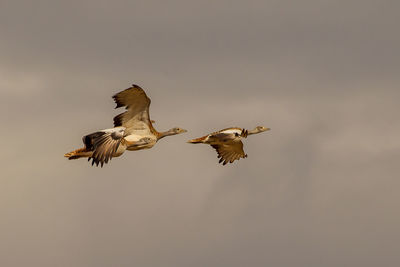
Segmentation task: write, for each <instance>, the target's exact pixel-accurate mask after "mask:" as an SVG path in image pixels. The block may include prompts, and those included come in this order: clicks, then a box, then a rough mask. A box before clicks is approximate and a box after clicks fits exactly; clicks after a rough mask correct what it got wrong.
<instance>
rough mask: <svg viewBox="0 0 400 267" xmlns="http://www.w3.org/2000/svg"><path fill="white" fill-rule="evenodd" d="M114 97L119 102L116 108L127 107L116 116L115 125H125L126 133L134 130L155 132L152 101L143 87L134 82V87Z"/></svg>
mask: <svg viewBox="0 0 400 267" xmlns="http://www.w3.org/2000/svg"><path fill="white" fill-rule="evenodd" d="M113 99H114V101H115V103H116V104H117V106H116V108H119V107H124V106H125V107H126V109H127V111H125V112H124V113H121V114H119V115H117V116H115V117H114V127H117V126H124V127H125V128H126V134H130V133H132V132H134V131H145V132H146V131H151V132H152V133H153V132H154V128H153V125H152V124H151V120H150V115H149V107H150V102H151V101H150V98H148V97H147V95H146V93H145V92H144V90H143V89H142V88H140V87H139V86H137V85H135V84H133V85H132V87H130V88H128V89H125V90H124V91H121V92H119V93H117V94H116V95H114V96H113Z"/></svg>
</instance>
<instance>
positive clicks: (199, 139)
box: [187, 135, 207, 144]
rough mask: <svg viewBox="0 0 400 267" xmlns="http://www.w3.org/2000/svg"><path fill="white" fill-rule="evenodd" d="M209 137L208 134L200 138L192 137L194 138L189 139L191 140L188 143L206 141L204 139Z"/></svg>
mask: <svg viewBox="0 0 400 267" xmlns="http://www.w3.org/2000/svg"><path fill="white" fill-rule="evenodd" d="M206 138H207V135H206V136H203V137H200V138H196V139H192V140H189V141H187V142H188V143H191V144H200V143H204V140H205V139H206Z"/></svg>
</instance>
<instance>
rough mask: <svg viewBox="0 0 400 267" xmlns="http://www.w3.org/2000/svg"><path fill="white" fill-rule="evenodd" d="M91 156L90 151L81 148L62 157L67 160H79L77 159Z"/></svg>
mask: <svg viewBox="0 0 400 267" xmlns="http://www.w3.org/2000/svg"><path fill="white" fill-rule="evenodd" d="M92 154H93V152H92V151H89V150H88V149H87V148H86V147H83V148H79V149H76V150H74V151H71V152H69V153H66V154H64V157H66V158H68V159H79V158H86V157H90V156H91V155H92Z"/></svg>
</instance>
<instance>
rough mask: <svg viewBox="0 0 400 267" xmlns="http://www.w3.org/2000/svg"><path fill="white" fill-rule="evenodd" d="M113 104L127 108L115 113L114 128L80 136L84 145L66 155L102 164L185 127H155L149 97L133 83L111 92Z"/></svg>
mask: <svg viewBox="0 0 400 267" xmlns="http://www.w3.org/2000/svg"><path fill="white" fill-rule="evenodd" d="M113 99H114V101H115V103H116V104H117V106H116V108H120V107H125V109H126V111H125V112H123V113H121V114H118V115H117V116H115V117H114V128H111V129H105V130H100V131H98V132H95V133H92V134H89V135H86V136H84V137H83V143H84V144H85V146H84V147H83V148H80V149H77V150H74V151H72V152H70V153H66V154H65V155H64V156H65V157H67V158H68V159H77V158H82V157H88V160H89V161H90V160H92V165H94V164H96V166H98V165H99V164H100V166H103V164H104V163H108V162H109V161H110V160H111V159H112V158H113V157H118V156H120V155H122V154H123V153H124V152H125V150H130V151H133V150H141V149H149V148H151V147H153V146H154V145H155V144H156V143H157V141H158V140H159V139H161V138H163V137H165V136H169V135H175V134H179V133H184V132H186V130H184V129H180V128H177V127H176V128H172V129H170V130H168V131H166V132H158V131H157V130H156V129H154V127H153V124H152V123H154V121H153V120H151V119H150V116H149V107H150V103H151V101H150V98H148V97H147V95H146V93H145V92H144V90H143V89H142V88H140V87H139V86H138V85H135V84H134V85H132V87H129V88H127V89H125V90H123V91H121V92H119V93H117V94H115V95H114V96H113Z"/></svg>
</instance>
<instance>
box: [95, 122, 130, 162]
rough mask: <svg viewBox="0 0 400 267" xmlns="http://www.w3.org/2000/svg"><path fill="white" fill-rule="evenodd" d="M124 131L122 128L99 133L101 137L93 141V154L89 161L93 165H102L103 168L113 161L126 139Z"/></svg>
mask: <svg viewBox="0 0 400 267" xmlns="http://www.w3.org/2000/svg"><path fill="white" fill-rule="evenodd" d="M124 130H125V128H123V127H120V128H114V129H111V130H105V131H102V132H99V133H101V135H100V136H98V137H97V138H95V139H94V140H93V154H92V156H91V157H90V158H89V159H88V160H89V161H90V160H92V165H94V164H96V166H99V164H100V166H101V167H103V165H104V163H108V161H110V160H111V159H112V157H113V156H114V154H115V153H116V152H117V150H118V147H119V145H120V144H121V141H122V139H123V137H124Z"/></svg>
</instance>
